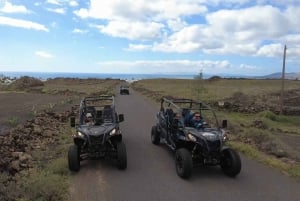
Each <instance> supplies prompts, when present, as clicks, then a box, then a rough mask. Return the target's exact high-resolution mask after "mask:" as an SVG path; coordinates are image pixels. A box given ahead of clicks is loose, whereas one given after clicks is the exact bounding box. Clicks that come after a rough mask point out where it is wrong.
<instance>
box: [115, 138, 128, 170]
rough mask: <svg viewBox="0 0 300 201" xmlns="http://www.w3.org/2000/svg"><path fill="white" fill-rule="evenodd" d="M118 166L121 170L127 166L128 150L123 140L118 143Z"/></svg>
mask: <svg viewBox="0 0 300 201" xmlns="http://www.w3.org/2000/svg"><path fill="white" fill-rule="evenodd" d="M117 167H118V168H119V169H120V170H123V169H126V168H127V152H126V146H125V144H124V143H123V142H118V143H117Z"/></svg>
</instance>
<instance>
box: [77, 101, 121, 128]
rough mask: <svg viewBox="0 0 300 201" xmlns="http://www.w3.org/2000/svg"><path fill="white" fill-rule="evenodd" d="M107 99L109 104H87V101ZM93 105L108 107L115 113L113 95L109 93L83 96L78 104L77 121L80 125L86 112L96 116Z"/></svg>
mask: <svg viewBox="0 0 300 201" xmlns="http://www.w3.org/2000/svg"><path fill="white" fill-rule="evenodd" d="M106 100H107V101H109V102H110V103H109V104H107V103H106V104H97V105H89V104H88V105H87V103H88V102H93V101H106ZM95 107H104V109H106V108H107V107H108V109H110V110H112V112H113V113H115V98H114V96H111V95H101V96H95V97H92V96H89V97H85V98H84V99H83V100H81V101H80V105H79V123H80V124H81V125H82V124H83V122H84V116H85V115H86V113H89V112H90V113H92V115H93V116H94V118H95V116H97V114H96V112H97V111H96V109H95Z"/></svg>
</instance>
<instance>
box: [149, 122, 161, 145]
mask: <svg viewBox="0 0 300 201" xmlns="http://www.w3.org/2000/svg"><path fill="white" fill-rule="evenodd" d="M151 141H152V143H153V144H155V145H159V143H160V135H159V132H158V131H157V126H152V128H151Z"/></svg>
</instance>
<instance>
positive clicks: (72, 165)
mask: <svg viewBox="0 0 300 201" xmlns="http://www.w3.org/2000/svg"><path fill="white" fill-rule="evenodd" d="M79 153H80V149H79V147H78V146H77V145H72V146H70V148H69V151H68V163H69V169H70V170H71V171H75V172H78V171H79V169H80V156H79Z"/></svg>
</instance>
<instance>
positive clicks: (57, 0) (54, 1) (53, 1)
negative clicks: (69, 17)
mask: <svg viewBox="0 0 300 201" xmlns="http://www.w3.org/2000/svg"><path fill="white" fill-rule="evenodd" d="M46 3H48V4H54V5H61V3H60V0H47V1H46Z"/></svg>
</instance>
